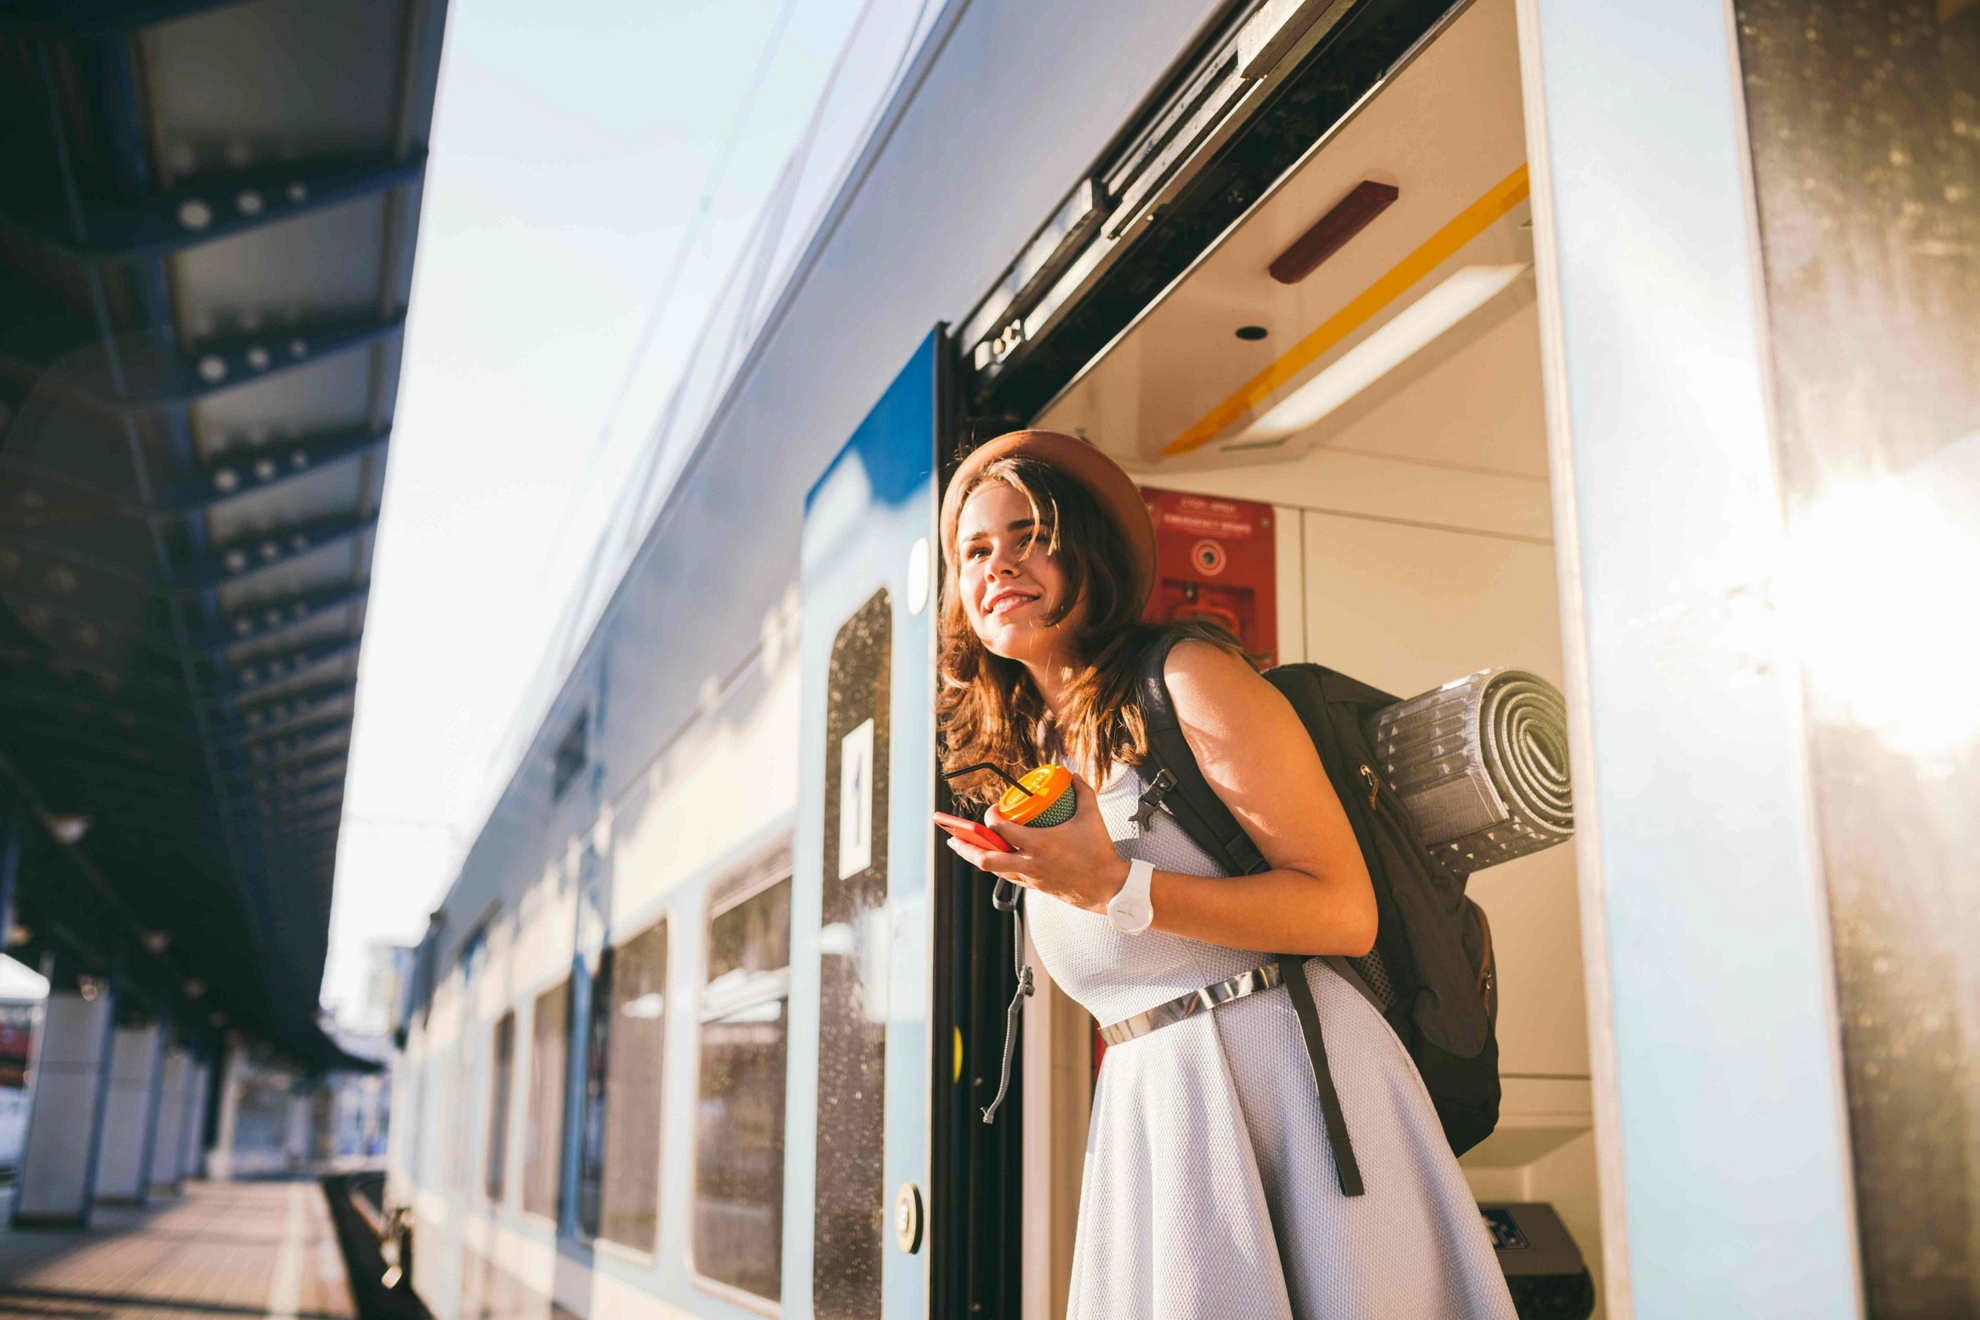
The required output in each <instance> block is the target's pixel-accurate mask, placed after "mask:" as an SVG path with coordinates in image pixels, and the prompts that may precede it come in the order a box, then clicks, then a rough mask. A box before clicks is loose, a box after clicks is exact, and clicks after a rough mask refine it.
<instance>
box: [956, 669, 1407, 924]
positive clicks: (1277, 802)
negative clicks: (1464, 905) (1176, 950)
mask: <svg viewBox="0 0 1980 1320" xmlns="http://www.w3.org/2000/svg"><path fill="white" fill-rule="evenodd" d="M1165 674H1166V677H1167V679H1168V683H1169V695H1170V698H1171V699H1172V700H1173V701H1174V703H1175V708H1176V715H1177V718H1178V719H1179V721H1180V722H1181V724H1182V731H1183V737H1184V739H1185V740H1186V741H1187V742H1188V743H1189V747H1190V750H1191V751H1192V752H1194V753H1195V754H1196V761H1197V765H1198V766H1199V767H1200V768H1201V769H1202V771H1203V777H1204V779H1205V780H1207V781H1208V782H1209V784H1210V787H1211V788H1212V789H1213V790H1214V791H1215V792H1216V794H1217V796H1218V797H1219V798H1220V799H1222V801H1223V803H1224V805H1225V806H1226V807H1228V808H1229V809H1230V812H1231V814H1232V815H1233V816H1235V817H1236V818H1237V821H1238V824H1240V825H1241V826H1243V827H1244V831H1245V833H1246V834H1248V835H1250V837H1251V840H1252V842H1253V843H1255V844H1256V845H1257V846H1258V850H1259V851H1260V852H1261V853H1263V854H1264V856H1265V860H1266V861H1267V862H1269V863H1270V864H1271V866H1272V869H1271V870H1269V871H1265V872H1261V873H1260V874H1258V875H1249V876H1242V877H1237V878H1231V879H1219V878H1206V877H1202V876H1192V875H1182V874H1179V873H1176V872H1173V871H1157V872H1156V873H1155V877H1154V882H1153V887H1152V891H1151V898H1152V899H1153V902H1154V906H1155V929H1157V930H1164V931H1168V932H1170V933H1172V934H1176V935H1184V936H1187V937H1189V938H1190V939H1197V940H1204V941H1206V942H1208V943H1211V944H1222V945H1225V946H1227V947H1230V948H1238V949H1257V950H1260V951H1261V952H1271V953H1305V954H1335V953H1340V954H1347V955H1348V956H1350V957H1360V956H1361V955H1363V954H1365V953H1367V952H1368V951H1369V949H1371V948H1373V947H1374V944H1375V927H1376V921H1377V914H1376V907H1375V891H1374V888H1373V886H1372V885H1371V884H1370V883H1369V879H1368V868H1367V865H1366V863H1364V862H1363V861H1362V857H1361V848H1360V846H1359V845H1358V844H1356V842H1355V838H1354V830H1353V828H1352V827H1351V826H1350V825H1349V824H1348V819H1347V813H1346V812H1344V811H1342V810H1341V804H1340V799H1338V798H1337V797H1335V796H1334V788H1333V785H1332V784H1330V783H1329V782H1328V780H1327V772H1326V770H1325V769H1324V768H1323V767H1322V766H1321V764H1320V755H1319V753H1318V752H1316V751H1315V750H1314V747H1313V741H1312V739H1311V738H1310V737H1308V736H1307V732H1306V729H1305V728H1304V726H1302V725H1301V724H1300V722H1299V716H1298V715H1297V714H1295V713H1294V711H1293V708H1292V707H1291V705H1289V704H1288V703H1287V702H1286V699H1285V698H1284V697H1283V696H1281V695H1280V694H1279V691H1278V689H1276V688H1274V687H1273V686H1272V685H1271V684H1270V683H1267V682H1266V681H1265V680H1264V679H1263V678H1262V677H1260V676H1259V674H1258V673H1257V672H1256V671H1255V670H1253V669H1252V667H1251V666H1250V665H1248V664H1246V663H1245V662H1244V661H1243V660H1242V659H1241V658H1239V657H1237V656H1234V655H1231V654H1230V653H1229V652H1226V651H1222V650H1219V649H1218V648H1216V647H1214V646H1210V645H1208V644H1206V643H1202V642H1183V643H1180V644H1179V645H1177V646H1176V648H1175V649H1174V650H1172V651H1171V652H1169V660H1168V667H1167V669H1166V671H1165ZM1074 791H1075V792H1076V793H1078V794H1079V797H1078V810H1077V811H1076V812H1075V813H1074V816H1073V819H1072V820H1069V821H1067V822H1066V823H1065V824H1063V825H1059V826H1055V827H1052V828H1049V829H1026V828H1024V827H1022V826H1018V825H1012V824H1010V823H1009V822H1008V821H1005V820H1003V819H1002V818H1000V817H998V816H997V815H996V813H995V811H994V810H993V811H992V812H991V813H990V815H989V816H988V818H987V820H988V823H989V824H990V826H991V828H992V829H995V830H996V831H997V832H998V833H999V834H1001V835H1002V836H1003V837H1004V838H1005V840H1007V841H1008V842H1009V843H1010V844H1011V845H1012V847H1013V848H1015V849H1016V850H1017V851H1015V852H1010V853H990V852H984V851H983V850H982V849H978V848H974V847H971V846H970V845H968V844H964V843H962V842H960V841H959V840H951V841H950V845H949V846H950V847H952V848H954V849H955V850H956V851H957V852H958V853H960V854H961V855H962V856H964V857H965V858H967V859H968V860H969V861H970V862H972V863H973V864H975V865H976V866H979V867H981V868H982V869H984V870H986V871H992V872H994V873H996V874H998V875H1004V876H1008V877H1009V878H1010V879H1012V880H1015V881H1016V882H1017V883H1019V884H1022V885H1026V886H1028V887H1030V888H1034V889H1037V890H1039V891H1040V892H1042V893H1046V894H1049V895H1051V896H1052V897H1054V898H1057V899H1060V900H1062V901H1064V902H1068V903H1071V904H1073V905H1074V906H1076V907H1081V908H1085V909H1086V910H1088V911H1090V912H1104V911H1106V908H1107V902H1108V900H1109V899H1111V898H1113V896H1114V895H1115V894H1116V893H1118V892H1119V891H1120V887H1121V885H1122V884H1123V883H1125V881H1126V879H1127V870H1128V864H1127V863H1126V862H1125V861H1122V860H1121V858H1120V857H1119V855H1118V854H1116V853H1115V852H1114V846H1113V842H1112V840H1110V839H1109V838H1108V837H1107V833H1106V828H1105V826H1104V825H1103V824H1102V823H1101V820H1100V813H1099V810H1098V808H1097V806H1096V805H1095V803H1094V799H1093V790H1092V789H1091V788H1090V787H1088V786H1087V784H1086V783H1085V781H1084V780H1078V779H1076V780H1075V782H1074Z"/></svg>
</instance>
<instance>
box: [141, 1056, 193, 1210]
mask: <svg viewBox="0 0 1980 1320" xmlns="http://www.w3.org/2000/svg"><path fill="white" fill-rule="evenodd" d="M164 1071H165V1084H164V1087H163V1088H162V1089H163V1091H164V1095H163V1097H162V1099H161V1100H160V1102H159V1105H158V1140H157V1141H156V1142H154V1143H152V1148H151V1173H150V1178H149V1181H150V1183H151V1186H152V1187H153V1188H154V1189H156V1190H158V1191H161V1192H165V1193H168V1194H171V1195H177V1194H178V1190H179V1179H181V1178H183V1177H185V1175H186V1171H185V1169H184V1167H183V1166H181V1165H180V1163H179V1156H180V1154H181V1153H182V1152H183V1151H184V1149H185V1144H186V1096H187V1092H188V1088H189V1086H190V1083H191V1080H192V1056H191V1055H189V1054H187V1053H186V1051H185V1049H184V1048H183V1047H182V1046H178V1045H174V1046H172V1048H170V1049H169V1050H167V1051H165V1070H164Z"/></svg>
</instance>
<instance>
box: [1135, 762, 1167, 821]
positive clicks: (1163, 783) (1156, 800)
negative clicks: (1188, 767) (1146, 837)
mask: <svg viewBox="0 0 1980 1320" xmlns="http://www.w3.org/2000/svg"><path fill="white" fill-rule="evenodd" d="M1175 786H1176V777H1175V776H1174V775H1173V774H1171V773H1170V772H1169V771H1167V770H1162V771H1159V772H1158V773H1157V774H1156V776H1155V779H1154V782H1152V783H1150V784H1149V785H1148V787H1147V788H1146V789H1144V790H1143V791H1142V794H1141V796H1140V798H1138V799H1136V802H1135V808H1134V828H1135V830H1136V831H1137V832H1139V833H1142V834H1146V833H1147V832H1148V827H1149V826H1150V825H1152V824H1154V823H1155V809H1156V808H1157V807H1159V806H1161V805H1162V799H1163V798H1165V797H1167V796H1168V795H1169V790H1170V789H1172V788H1174V787H1175Z"/></svg>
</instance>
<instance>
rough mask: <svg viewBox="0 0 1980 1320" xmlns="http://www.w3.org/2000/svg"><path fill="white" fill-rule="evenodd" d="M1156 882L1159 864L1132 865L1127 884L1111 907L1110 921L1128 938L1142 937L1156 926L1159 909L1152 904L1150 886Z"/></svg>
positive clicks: (1139, 863)
mask: <svg viewBox="0 0 1980 1320" xmlns="http://www.w3.org/2000/svg"><path fill="white" fill-rule="evenodd" d="M1154 879H1155V863H1153V862H1144V861H1140V860H1136V861H1132V862H1129V863H1128V875H1127V883H1126V884H1124V885H1122V886H1121V892H1120V893H1118V894H1115V895H1114V897H1113V899H1112V900H1111V901H1110V902H1109V903H1108V904H1107V920H1109V921H1111V922H1113V923H1114V929H1115V930H1117V931H1120V932H1121V933H1122V934H1124V935H1139V934H1141V932H1142V931H1144V930H1147V929H1148V928H1149V927H1150V926H1152V925H1154V924H1155V905H1154V904H1153V903H1151V902H1149V900H1148V886H1149V884H1150V883H1151V882H1152V881H1153V880H1154Z"/></svg>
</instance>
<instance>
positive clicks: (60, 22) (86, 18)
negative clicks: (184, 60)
mask: <svg viewBox="0 0 1980 1320" xmlns="http://www.w3.org/2000/svg"><path fill="white" fill-rule="evenodd" d="M235 3H238V0H0V32H6V33H11V34H18V35H21V36H33V37H100V36H110V35H114V34H116V33H119V32H128V31H130V30H131V29H133V28H141V27H149V26H151V25H152V24H154V23H164V22H168V21H170V20H172V19H175V18H184V17H186V16H187V15H189V14H199V13H204V12H205V11H206V10H209V9H220V8H223V7H225V6H227V5H230V4H235Z"/></svg>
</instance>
